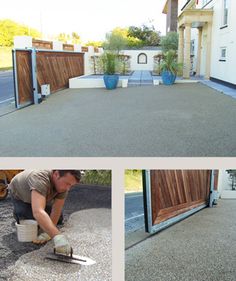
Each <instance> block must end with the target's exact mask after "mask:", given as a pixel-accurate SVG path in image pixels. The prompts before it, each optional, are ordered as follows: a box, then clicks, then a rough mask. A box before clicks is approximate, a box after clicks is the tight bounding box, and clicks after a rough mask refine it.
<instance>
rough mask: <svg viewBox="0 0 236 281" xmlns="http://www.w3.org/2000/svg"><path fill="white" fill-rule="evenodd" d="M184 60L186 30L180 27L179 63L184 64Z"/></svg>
mask: <svg viewBox="0 0 236 281" xmlns="http://www.w3.org/2000/svg"><path fill="white" fill-rule="evenodd" d="M183 59H184V29H183V27H179V46H178V62H179V63H183Z"/></svg>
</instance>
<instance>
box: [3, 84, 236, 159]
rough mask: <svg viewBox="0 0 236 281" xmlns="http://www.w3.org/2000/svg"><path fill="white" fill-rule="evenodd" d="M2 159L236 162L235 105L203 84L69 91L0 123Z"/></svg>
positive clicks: (13, 114) (57, 94)
mask: <svg viewBox="0 0 236 281" xmlns="http://www.w3.org/2000/svg"><path fill="white" fill-rule="evenodd" d="M0 127H1V136H2V137H1V138H0V156H5V157H8V156H18V157H21V156H52V157H53V156H67V157H68V156H72V157H73V156H78V157H86V156H93V157H99V156H100V157H105V156H120V157H125V156H127V157H128V156H130V157H133V156H136V157H142V156H145V157H151V156H166V157H168V156H177V157H178V156H182V157H184V156H189V157H191V156H196V157H197V156H219V157H220V156H236V142H235V140H236V100H235V99H233V98H232V97H229V96H226V95H224V94H221V93H219V92H217V91H215V90H213V89H211V88H209V87H207V86H205V85H202V84H199V83H191V84H176V85H174V86H164V85H160V86H156V87H153V86H146V87H130V88H126V89H125V88H119V89H116V90H113V91H107V90H105V89H80V90H77V89H76V90H70V89H68V90H63V91H61V92H58V93H55V94H53V95H51V97H49V98H48V99H47V100H46V101H44V102H43V103H41V104H40V105H33V106H30V107H27V108H24V109H21V110H18V111H15V112H13V113H10V114H8V115H5V116H2V117H1V118H0Z"/></svg>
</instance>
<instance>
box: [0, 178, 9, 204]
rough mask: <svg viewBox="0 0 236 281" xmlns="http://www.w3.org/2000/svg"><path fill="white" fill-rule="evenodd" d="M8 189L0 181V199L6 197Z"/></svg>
mask: <svg viewBox="0 0 236 281" xmlns="http://www.w3.org/2000/svg"><path fill="white" fill-rule="evenodd" d="M7 194H8V189H7V185H5V183H2V182H0V200H4V199H5V198H6V197H7Z"/></svg>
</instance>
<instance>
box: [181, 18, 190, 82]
mask: <svg viewBox="0 0 236 281" xmlns="http://www.w3.org/2000/svg"><path fill="white" fill-rule="evenodd" d="M190 43H191V24H190V23H188V24H186V25H185V42H184V69H183V78H186V79H188V78H190V69H191V62H190Z"/></svg>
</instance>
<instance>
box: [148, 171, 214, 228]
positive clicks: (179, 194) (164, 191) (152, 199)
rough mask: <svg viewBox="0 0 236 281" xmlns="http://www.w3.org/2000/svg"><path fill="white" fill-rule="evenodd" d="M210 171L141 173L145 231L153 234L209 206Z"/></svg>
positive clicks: (211, 173)
mask: <svg viewBox="0 0 236 281" xmlns="http://www.w3.org/2000/svg"><path fill="white" fill-rule="evenodd" d="M213 181H214V173H213V172H212V170H145V171H143V183H144V208H145V226H146V231H147V232H149V233H155V232H157V231H159V230H161V229H163V228H165V227H167V226H169V225H171V224H173V223H175V222H177V221H179V220H181V219H183V218H185V217H187V216H189V215H191V214H193V213H195V212H197V211H199V210H201V209H202V208H204V207H206V206H207V205H209V200H210V193H211V182H213Z"/></svg>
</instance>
